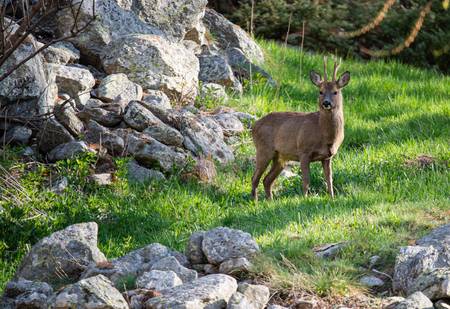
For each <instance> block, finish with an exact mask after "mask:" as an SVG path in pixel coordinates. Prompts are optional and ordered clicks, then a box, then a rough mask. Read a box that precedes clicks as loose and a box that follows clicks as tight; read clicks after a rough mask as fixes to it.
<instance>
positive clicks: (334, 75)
mask: <svg viewBox="0 0 450 309" xmlns="http://www.w3.org/2000/svg"><path fill="white" fill-rule="evenodd" d="M341 62H342V58H340V57H339V63H338V62H337V59H336V58H335V59H334V69H333V82H335V81H336V78H337V72H338V70H339V66H340V65H341Z"/></svg>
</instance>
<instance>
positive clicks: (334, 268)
mask: <svg viewBox="0 0 450 309" xmlns="http://www.w3.org/2000/svg"><path fill="white" fill-rule="evenodd" d="M262 45H263V46H264V48H265V49H266V51H267V58H268V59H267V64H266V67H267V69H268V70H269V71H270V73H271V74H272V75H273V77H274V78H275V79H276V80H277V81H279V82H280V85H281V86H280V87H279V88H278V89H270V88H267V87H265V86H264V85H263V84H257V85H254V86H253V87H252V89H251V91H248V93H247V94H245V95H244V96H243V97H242V98H240V99H234V100H232V101H231V102H230V103H229V104H230V105H231V106H233V107H235V108H236V109H237V110H242V111H247V112H251V113H255V114H257V115H258V116H261V115H264V114H266V113H268V112H271V111H283V110H294V111H314V110H315V109H316V99H317V89H315V88H314V87H313V86H312V84H311V83H310V82H309V79H308V78H307V75H308V74H307V73H308V72H309V70H310V69H312V68H314V69H317V70H320V68H321V65H322V63H321V57H319V56H311V55H305V56H304V57H303V67H302V71H301V74H300V58H301V55H300V53H298V52H297V51H295V50H285V49H284V48H281V47H279V46H277V45H274V44H272V43H266V42H262ZM344 70H349V71H351V72H352V80H351V82H350V85H349V86H348V87H347V88H346V89H345V90H344V97H345V103H344V104H345V115H346V139H345V141H344V144H343V146H342V148H341V149H340V152H339V153H338V155H337V156H336V158H335V160H334V171H335V176H334V183H335V187H336V193H337V197H336V198H335V200H331V199H329V198H328V197H327V195H326V193H325V185H324V181H323V178H322V171H321V169H320V168H319V167H320V166H319V165H320V164H314V165H313V168H312V191H313V194H312V195H311V196H310V197H308V198H303V197H302V196H300V193H301V192H300V185H301V178H300V176H299V177H294V178H291V179H284V180H282V179H279V180H278V182H277V185H276V192H275V201H273V202H266V201H264V199H261V200H260V202H259V203H258V204H255V203H254V202H253V201H251V199H250V198H249V191H250V178H251V174H252V172H253V163H252V161H251V158H252V156H253V155H254V149H253V146H252V144H251V140H250V138H249V136H248V134H245V135H244V136H243V142H242V143H241V144H240V145H239V146H238V160H237V161H236V163H234V164H232V165H230V166H227V167H221V172H220V173H219V176H218V179H217V181H216V182H215V184H212V185H204V184H196V183H183V182H181V181H179V180H178V179H177V178H173V179H171V180H170V181H168V182H165V183H161V184H152V185H150V186H132V185H130V184H128V183H127V182H126V181H125V180H124V178H123V177H121V176H120V175H119V181H118V182H117V183H116V184H115V185H114V187H113V188H93V187H91V186H87V185H86V184H85V182H84V181H83V175H84V173H85V172H87V160H86V159H85V160H76V161H72V162H70V163H61V164H59V166H58V169H59V170H60V172H61V173H67V174H68V175H69V177H70V182H71V190H70V191H68V192H67V193H66V194H64V195H62V196H56V195H54V194H52V193H50V192H48V191H46V190H42V188H43V187H44V185H43V180H44V178H45V177H46V175H47V173H48V171H47V169H46V168H45V167H41V168H39V169H36V170H35V171H34V172H33V173H30V174H27V175H26V176H24V177H23V178H22V184H23V186H24V190H23V192H22V193H21V194H19V195H18V199H19V200H20V201H25V202H23V204H22V205H20V207H16V208H11V207H10V205H9V204H8V203H4V202H0V206H3V207H4V208H5V209H6V211H4V212H3V213H2V214H0V252H1V255H0V288H1V287H2V286H3V285H4V284H5V282H6V281H7V280H8V279H9V278H10V277H11V276H12V274H13V272H14V267H16V266H17V263H18V262H19V260H20V257H21V256H22V255H23V254H24V252H26V249H27V247H28V246H29V245H30V244H32V243H34V242H36V241H37V240H38V239H39V238H41V237H43V236H45V235H47V234H49V233H50V232H52V231H55V230H57V229H60V228H63V227H65V226H67V225H69V224H72V223H76V222H82V221H89V220H93V221H96V222H98V223H99V225H100V231H99V242H100V247H101V250H102V251H103V252H105V254H106V255H107V256H108V257H115V256H119V255H122V254H124V253H126V252H128V251H130V250H132V249H134V248H138V247H141V246H144V245H145V244H148V243H151V242H161V243H163V244H165V245H168V246H170V247H174V248H177V249H180V250H182V249H183V248H184V245H185V243H186V240H187V238H188V236H189V235H190V233H192V232H193V231H195V230H199V229H208V228H211V227H215V226H219V225H226V226H230V227H234V228H239V229H243V230H245V231H248V232H250V233H252V234H253V235H254V236H255V237H256V239H257V241H258V243H259V244H260V245H261V247H262V250H263V252H264V253H265V257H266V258H264V259H263V260H264V261H262V262H261V265H262V264H264V265H262V268H263V270H265V271H266V272H269V271H270V272H271V273H274V272H275V273H277V274H281V276H276V277H277V280H276V281H277V283H281V284H286V282H287V283H289V282H291V283H295V284H300V285H301V287H305V288H307V289H312V290H314V291H315V292H317V293H319V294H335V293H346V292H348V291H349V290H351V288H352V287H354V286H356V285H357V278H358V276H360V275H361V272H360V271H359V270H358V268H359V266H364V265H367V263H368V259H369V257H370V256H372V255H375V254H377V255H380V256H381V257H382V260H383V267H380V269H384V270H387V271H389V269H390V268H392V266H393V261H394V257H395V254H396V252H397V251H398V247H399V246H400V245H405V244H407V243H408V241H410V240H412V239H415V238H416V237H418V236H420V235H422V234H423V233H425V232H426V231H427V230H429V229H430V228H431V227H433V226H435V225H436V224H439V223H442V222H445V221H448V217H449V211H450V203H449V199H448V192H450V187H449V174H448V163H447V162H449V160H450V154H449V151H448V142H449V137H450V125H449V116H450V105H449V104H448V103H449V101H448V95H449V93H450V78H448V77H443V76H441V75H438V74H436V73H433V72H429V71H423V70H418V69H415V68H412V67H407V66H403V65H400V64H397V63H389V64H386V63H382V62H371V63H360V62H353V61H350V60H349V61H347V62H345V63H344V64H343V67H342V69H341V71H344ZM420 154H428V155H431V156H433V157H435V158H436V162H435V163H434V164H433V165H431V166H430V167H427V168H420V167H417V166H407V165H405V164H404V162H405V160H406V159H408V158H415V157H416V156H418V155H420ZM9 157H14V155H13V153H12V152H7V153H4V154H3V158H4V160H3V161H2V162H3V163H2V164H5V165H9V166H11V165H12V164H13V163H14V161H13V160H11V159H8V158H9ZM23 168H24V167H23V166H22V165H17V164H16V168H15V169H16V170H18V171H20V170H21V169H23ZM121 173H123V169H122V171H121ZM260 191H262V190H260ZM26 199H28V201H26ZM2 203H3V205H2ZM14 204H16V205H17V202H15V203H14ZM32 207H35V208H38V209H40V210H43V211H45V212H47V214H48V215H47V216H38V217H31V218H30V216H32V215H33V211H32ZM26 218H27V219H26ZM342 240H348V241H351V245H350V246H349V247H348V248H346V249H345V250H344V251H343V252H342V254H341V255H340V256H339V258H338V259H336V260H335V261H319V260H317V259H315V258H314V256H313V254H312V253H311V248H313V247H314V246H316V245H319V244H323V243H327V242H336V241H342ZM288 261H289V262H288ZM287 265H288V266H289V267H288V266H287ZM280 278H281V279H282V281H281V282H280V281H279V280H278V279H280ZM299 278H300V281H298V280H299ZM305 279H306V280H305ZM311 279H312V280H311ZM273 280H274V281H275V277H274V279H273ZM307 282H308V283H307Z"/></svg>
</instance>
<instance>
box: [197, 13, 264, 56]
mask: <svg viewBox="0 0 450 309" xmlns="http://www.w3.org/2000/svg"><path fill="white" fill-rule="evenodd" d="M203 22H204V23H205V26H206V28H207V29H208V30H209V31H210V32H211V34H212V35H213V36H214V38H215V39H216V43H217V44H218V46H219V47H220V48H221V49H223V50H225V49H227V48H229V47H237V48H239V49H241V50H242V51H243V52H244V54H245V55H246V56H247V57H248V58H249V59H250V60H252V61H256V62H263V61H264V54H263V52H262V50H261V48H260V47H259V46H258V44H256V42H255V41H254V40H253V39H252V38H251V37H250V36H249V35H248V34H247V33H246V32H245V31H244V30H242V28H240V27H239V26H236V25H234V24H233V23H231V22H230V21H228V20H227V19H226V18H225V17H224V16H222V15H221V14H219V13H217V12H216V11H214V10H212V9H206V12H205V17H204V19H203Z"/></svg>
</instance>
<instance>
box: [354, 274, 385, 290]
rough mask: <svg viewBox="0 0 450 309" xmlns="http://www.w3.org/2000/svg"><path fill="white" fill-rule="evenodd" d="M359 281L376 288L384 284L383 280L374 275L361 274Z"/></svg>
mask: <svg viewBox="0 0 450 309" xmlns="http://www.w3.org/2000/svg"><path fill="white" fill-rule="evenodd" d="M359 282H360V283H361V284H362V285H364V286H367V287H369V288H376V287H380V286H383V285H384V281H383V280H381V279H380V278H378V277H375V276H363V277H361V279H360V280H359Z"/></svg>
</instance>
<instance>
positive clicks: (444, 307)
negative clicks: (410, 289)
mask: <svg viewBox="0 0 450 309" xmlns="http://www.w3.org/2000/svg"><path fill="white" fill-rule="evenodd" d="M434 308H435V309H450V301H449V300H439V301H437V302H435V303H434Z"/></svg>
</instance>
